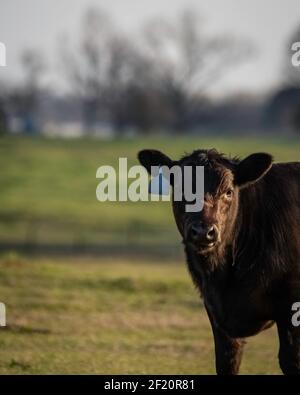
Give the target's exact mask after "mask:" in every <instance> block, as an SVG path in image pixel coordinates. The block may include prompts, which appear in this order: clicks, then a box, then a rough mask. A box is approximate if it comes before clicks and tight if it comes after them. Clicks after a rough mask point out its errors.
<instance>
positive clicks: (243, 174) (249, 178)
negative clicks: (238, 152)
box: [234, 152, 273, 187]
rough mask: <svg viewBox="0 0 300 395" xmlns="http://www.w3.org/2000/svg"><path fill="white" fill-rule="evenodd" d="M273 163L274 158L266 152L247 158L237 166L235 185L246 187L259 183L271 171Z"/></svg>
mask: <svg viewBox="0 0 300 395" xmlns="http://www.w3.org/2000/svg"><path fill="white" fill-rule="evenodd" d="M272 161H273V158H272V156H271V155H269V154H266V153H264V152H259V153H256V154H251V155H249V156H247V158H245V159H244V160H242V161H241V162H240V163H239V164H238V165H237V168H236V170H235V177H234V178H235V184H236V185H238V186H240V187H245V186H247V185H250V184H253V183H254V182H256V181H258V180H259V179H261V178H262V177H263V176H264V175H265V174H266V173H267V172H268V171H269V170H270V168H271V167H272Z"/></svg>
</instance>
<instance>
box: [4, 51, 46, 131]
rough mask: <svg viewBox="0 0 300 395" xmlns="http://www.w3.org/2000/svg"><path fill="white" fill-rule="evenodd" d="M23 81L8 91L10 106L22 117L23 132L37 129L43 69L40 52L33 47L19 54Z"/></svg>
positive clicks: (43, 62) (43, 63) (42, 59)
mask: <svg viewBox="0 0 300 395" xmlns="http://www.w3.org/2000/svg"><path fill="white" fill-rule="evenodd" d="M21 65H22V69H23V75H24V76H23V82H22V83H21V84H20V85H19V86H18V87H16V88H12V89H11V92H10V100H9V102H10V106H11V108H12V109H13V111H14V112H15V113H16V114H17V115H18V116H19V117H20V118H21V119H22V123H23V126H22V127H23V129H24V131H25V132H36V131H37V130H38V104H39V96H40V91H41V78H42V76H43V73H44V70H45V61H44V58H43V56H42V54H41V53H40V52H39V51H37V50H34V49H28V50H25V51H24V52H23V53H22V56H21Z"/></svg>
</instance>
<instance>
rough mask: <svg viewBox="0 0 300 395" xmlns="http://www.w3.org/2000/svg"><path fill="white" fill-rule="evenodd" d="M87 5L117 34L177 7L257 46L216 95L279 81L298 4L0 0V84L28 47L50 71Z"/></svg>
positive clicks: (285, 0) (290, 0)
mask: <svg viewBox="0 0 300 395" xmlns="http://www.w3.org/2000/svg"><path fill="white" fill-rule="evenodd" d="M90 5H92V6H94V5H99V6H101V7H102V8H104V9H106V10H107V11H108V12H109V13H110V14H111V15H112V17H113V18H114V19H115V21H116V23H117V24H118V25H119V26H120V28H121V29H123V30H126V29H130V30H134V29H135V28H138V27H139V26H140V25H142V23H143V21H145V20H146V19H148V18H149V17H152V16H157V15H160V16H166V17H168V18H174V17H175V15H176V14H177V13H178V12H179V11H180V10H182V9H183V8H186V7H189V8H190V7H193V8H194V9H196V10H197V11H199V13H200V15H202V17H203V18H204V21H205V25H206V29H207V31H208V32H211V33H216V34H220V33H222V32H225V33H228V34H232V35H235V36H237V37H242V38H245V39H249V40H251V41H252V42H253V44H254V45H255V46H256V48H257V53H256V55H255V56H254V58H252V59H251V61H249V62H248V63H247V64H245V65H244V66H236V67H234V68H233V69H232V71H231V72H230V74H228V75H227V74H226V78H225V79H224V80H223V81H222V83H218V85H216V86H215V87H213V88H212V91H213V92H214V93H216V94H222V95H223V94H224V93H225V94H227V93H230V92H234V91H236V90H250V91H254V92H255V91H257V90H260V91H263V90H265V89H269V88H271V87H272V86H274V85H275V84H276V83H277V82H278V81H279V80H280V78H282V77H283V73H282V61H283V56H284V52H285V51H287V50H288V48H287V41H288V38H289V37H290V35H291V33H292V32H293V31H295V29H296V27H297V25H298V26H300V3H299V0H263V1H262V0H251V1H250V0H209V1H202V0H185V1H184V0H94V1H93V0H91V1H89V0H0V42H3V43H4V44H5V45H6V47H7V67H6V68H0V80H3V79H15V78H18V77H20V68H19V66H18V63H19V59H20V53H21V52H22V50H23V49H25V48H31V47H34V48H40V49H42V50H43V51H44V52H45V54H46V55H47V57H48V60H49V68H50V69H51V68H52V72H55V70H56V69H55V67H56V63H57V54H58V40H59V37H61V33H67V34H68V35H70V36H71V35H76V33H77V31H78V28H79V26H80V19H81V16H82V14H83V12H84V10H85V9H86V8H87V7H89V6H90ZM299 41H300V37H299ZM56 72H57V71H56Z"/></svg>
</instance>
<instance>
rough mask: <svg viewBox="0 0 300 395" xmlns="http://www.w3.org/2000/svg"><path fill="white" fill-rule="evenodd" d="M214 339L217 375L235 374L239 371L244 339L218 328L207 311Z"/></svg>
mask: <svg viewBox="0 0 300 395" xmlns="http://www.w3.org/2000/svg"><path fill="white" fill-rule="evenodd" d="M208 316H209V319H210V323H211V326H212V330H213V335H214V341H215V363H216V372H217V374H218V375H235V374H238V373H239V368H240V364H241V362H242V356H243V349H244V344H245V341H244V340H242V339H233V338H231V337H229V336H228V335H227V334H226V333H225V332H224V331H222V329H220V328H218V327H217V325H216V324H215V323H214V322H213V319H212V317H211V316H210V314H209V313H208Z"/></svg>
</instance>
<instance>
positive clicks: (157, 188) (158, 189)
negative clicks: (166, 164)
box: [148, 168, 170, 196]
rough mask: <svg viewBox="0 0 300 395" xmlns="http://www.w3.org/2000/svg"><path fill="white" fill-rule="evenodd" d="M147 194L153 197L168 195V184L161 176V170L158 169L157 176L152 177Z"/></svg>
mask: <svg viewBox="0 0 300 395" xmlns="http://www.w3.org/2000/svg"><path fill="white" fill-rule="evenodd" d="M148 191H149V193H151V194H153V195H166V196H167V195H169V193H170V183H169V181H168V180H167V179H166V178H165V177H164V176H163V172H162V169H161V168H160V169H159V171H158V174H157V176H155V177H153V178H152V179H151V180H150V182H149V189H148Z"/></svg>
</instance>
